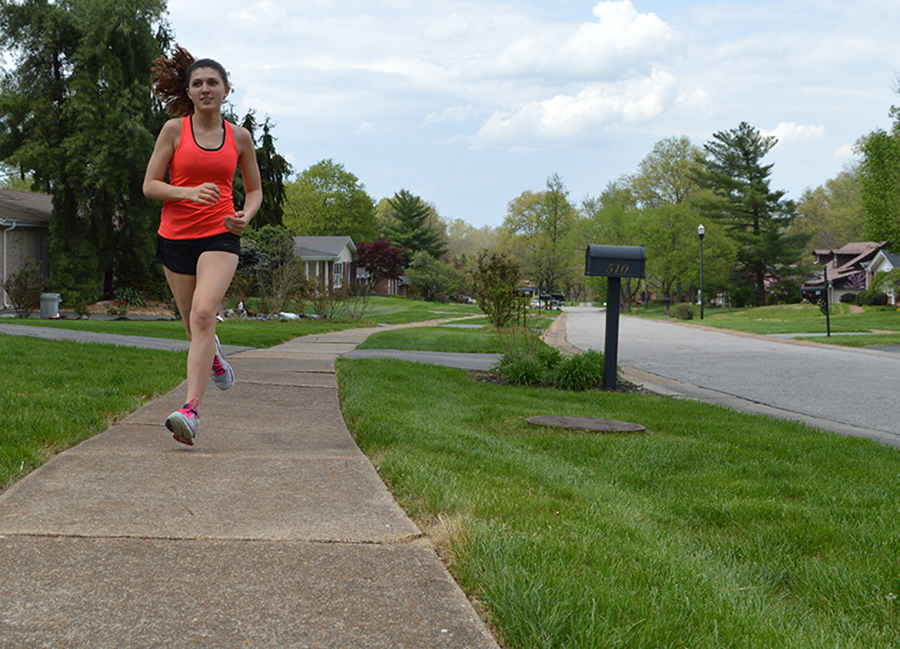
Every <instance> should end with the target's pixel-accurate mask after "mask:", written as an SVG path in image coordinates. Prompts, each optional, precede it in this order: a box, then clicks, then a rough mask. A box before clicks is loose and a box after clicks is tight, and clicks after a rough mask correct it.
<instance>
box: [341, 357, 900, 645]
mask: <svg viewBox="0 0 900 649" xmlns="http://www.w3.org/2000/svg"><path fill="white" fill-rule="evenodd" d="M338 366H339V374H338V376H339V381H340V391H341V399H342V404H343V408H344V413H345V418H346V420H347V423H348V425H349V426H350V428H351V430H352V431H353V433H354V435H355V437H356V439H357V442H358V443H359V444H360V446H361V447H362V448H363V450H364V451H365V452H366V453H367V454H368V455H369V457H370V458H372V460H373V462H374V463H375V464H376V465H377V466H378V468H379V471H380V474H381V476H382V477H383V478H384V479H385V481H386V482H387V483H388V485H389V486H390V488H391V489H392V491H393V493H394V494H395V495H396V497H397V498H398V500H399V502H400V503H401V504H402V506H403V507H405V508H406V510H407V511H408V512H409V513H410V514H411V515H412V516H413V517H414V518H415V519H416V520H417V521H418V522H419V524H420V526H421V527H423V529H426V530H428V531H429V533H430V534H431V535H433V537H434V538H435V539H436V540H437V541H438V543H444V541H446V540H449V541H448V542H447V547H448V552H447V553H446V554H447V557H448V562H449V564H450V567H451V570H452V571H453V573H454V575H455V576H456V578H457V579H458V580H459V581H460V583H461V584H462V585H463V587H464V588H465V590H466V591H467V592H468V594H469V595H470V597H471V598H472V599H473V600H475V601H476V602H480V603H481V606H482V607H483V610H484V614H485V616H486V617H487V618H488V619H489V620H490V622H491V623H492V624H493V625H494V628H495V629H496V630H497V633H498V635H499V636H500V638H501V640H502V642H503V644H504V646H505V647H507V648H511V647H521V648H523V649H524V648H532V647H560V648H563V647H565V648H567V649H568V648H573V647H619V646H621V647H647V648H651V647H653V648H656V647H681V646H684V647H709V648H713V647H843V646H847V647H849V646H853V647H882V646H886V645H888V646H889V645H892V644H894V643H897V642H900V638H898V637H897V635H896V631H897V630H896V625H897V624H898V621H897V620H896V619H895V618H896V617H897V611H894V610H892V609H893V601H892V600H890V599H889V598H888V596H889V594H891V593H900V562H898V561H897V556H898V552H900V511H898V509H900V504H898V503H900V481H898V480H897V475H898V473H900V453H898V451H897V450H895V449H893V448H890V447H885V446H880V445H878V444H876V443H873V442H870V441H866V440H859V439H854V438H847V437H840V436H837V435H834V434H830V433H825V432H821V431H817V430H813V429H810V428H807V427H804V426H802V425H799V424H794V423H790V422H785V421H780V420H774V419H769V418H765V417H759V416H752V415H747V414H742V413H738V412H735V411H731V410H728V409H724V408H720V407H716V406H711V405H708V404H703V403H697V402H691V401H683V400H675V399H666V398H662V397H657V396H651V395H641V394H616V393H612V394H611V393H602V392H584V393H571V392H560V391H556V390H548V389H541V388H515V387H508V386H499V385H494V384H491V383H486V382H479V381H476V380H474V379H473V376H472V375H470V374H469V373H467V372H465V371H461V370H454V369H448V368H441V367H434V366H424V365H417V364H413V363H406V362H403V361H397V360H384V359H359V360H347V359H343V360H340V361H339V362H338ZM536 415H567V416H576V417H601V418H609V419H619V420H624V421H631V422H636V423H640V424H643V425H644V426H646V427H647V433H646V434H643V435H623V434H612V435H610V434H596V433H579V432H571V431H564V430H561V429H543V428H536V427H532V426H529V425H528V424H527V423H526V422H525V419H526V418H527V417H531V416H536ZM442 539H443V540H442Z"/></svg>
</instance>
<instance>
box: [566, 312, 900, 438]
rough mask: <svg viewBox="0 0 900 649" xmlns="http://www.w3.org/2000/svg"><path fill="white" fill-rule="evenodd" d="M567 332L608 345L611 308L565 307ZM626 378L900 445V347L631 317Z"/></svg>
mask: <svg viewBox="0 0 900 649" xmlns="http://www.w3.org/2000/svg"><path fill="white" fill-rule="evenodd" d="M565 314H566V339H567V341H568V342H569V344H571V345H573V346H574V347H576V348H578V349H581V350H587V349H596V350H598V351H603V349H604V340H605V324H606V314H605V313H603V312H600V311H599V310H597V309H595V308H592V307H571V308H567V309H566V312H565ZM618 361H619V365H620V366H622V367H623V368H624V370H625V373H626V374H625V375H626V378H627V379H629V380H631V381H635V382H639V383H644V384H646V385H647V386H648V387H651V388H652V389H654V390H656V391H659V392H661V393H664V394H672V395H681V396H687V397H694V398H700V399H703V400H706V401H711V402H713V403H718V404H721V405H726V406H730V407H733V408H736V409H739V410H745V411H749V412H755V413H762V414H768V415H774V416H778V417H783V418H787V419H795V420H799V421H803V422H806V423H808V424H810V425H813V426H816V427H818V428H822V429H824V430H832V431H835V432H839V433H842V434H849V435H856V436H861V437H869V438H872V439H877V440H880V441H882V442H885V443H888V444H892V445H895V446H900V416H898V410H900V409H898V407H897V402H898V400H900V355H898V354H894V353H889V352H885V351H877V350H868V349H850V348H844V347H834V346H829V345H820V344H814V343H806V342H798V341H792V340H788V339H782V338H769V337H764V336H754V335H749V334H739V333H731V332H725V331H722V330H717V329H716V330H714V329H710V328H707V327H702V326H697V325H688V324H683V323H678V322H675V321H671V322H665V321H658V320H648V319H643V318H635V317H630V316H624V315H623V316H622V317H621V318H620V322H619V348H618Z"/></svg>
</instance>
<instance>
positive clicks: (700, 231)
mask: <svg viewBox="0 0 900 649" xmlns="http://www.w3.org/2000/svg"><path fill="white" fill-rule="evenodd" d="M704 234H706V228H704V227H703V224H702V223H701V224H700V225H698V226H697V236H698V237H700V319H701V320H703V235H704Z"/></svg>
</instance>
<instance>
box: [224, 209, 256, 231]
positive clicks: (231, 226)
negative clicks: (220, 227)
mask: <svg viewBox="0 0 900 649" xmlns="http://www.w3.org/2000/svg"><path fill="white" fill-rule="evenodd" d="M248 223H250V219H249V217H247V215H246V214H244V211H243V210H241V211H240V212H236V213H235V215H234V216H226V217H225V221H224V225H225V229H226V230H228V231H229V232H231V234H236V235H238V236H241V232H243V231H244V228H246V227H247V224H248Z"/></svg>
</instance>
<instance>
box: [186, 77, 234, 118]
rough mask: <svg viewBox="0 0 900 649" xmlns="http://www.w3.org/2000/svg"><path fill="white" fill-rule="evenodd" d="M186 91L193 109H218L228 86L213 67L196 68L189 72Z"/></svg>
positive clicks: (226, 93)
mask: <svg viewBox="0 0 900 649" xmlns="http://www.w3.org/2000/svg"><path fill="white" fill-rule="evenodd" d="M187 91H188V96H189V97H190V98H191V101H192V102H194V109H195V110H219V109H220V108H221V107H222V103H223V102H224V101H225V97H227V96H228V91H229V88H228V86H227V85H226V84H225V81H224V80H223V79H222V77H221V75H220V74H219V72H218V71H217V70H215V69H214V68H196V69H195V70H194V71H193V72H191V78H190V79H189V80H188V90H187Z"/></svg>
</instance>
